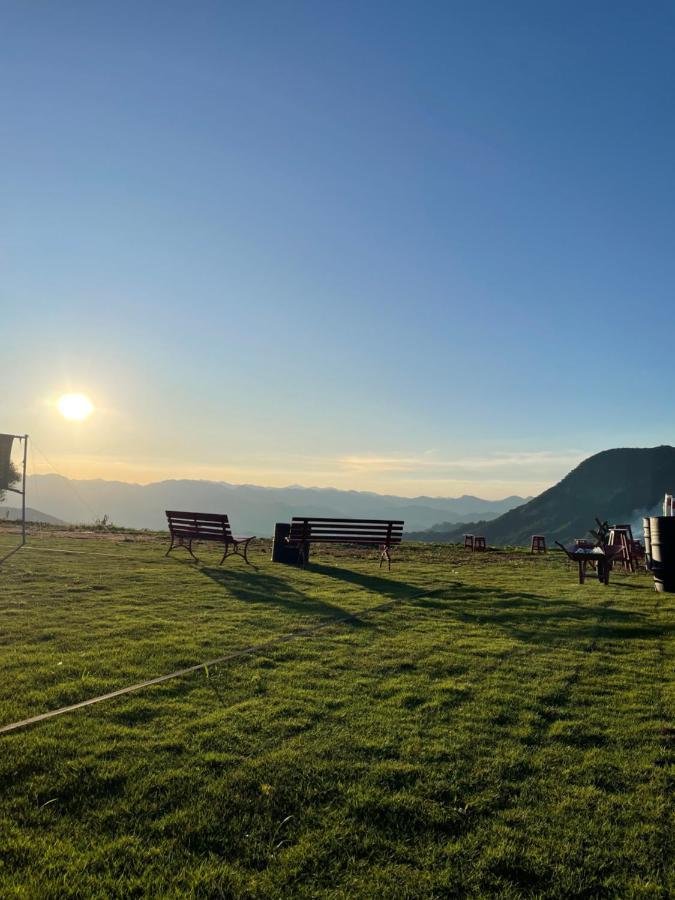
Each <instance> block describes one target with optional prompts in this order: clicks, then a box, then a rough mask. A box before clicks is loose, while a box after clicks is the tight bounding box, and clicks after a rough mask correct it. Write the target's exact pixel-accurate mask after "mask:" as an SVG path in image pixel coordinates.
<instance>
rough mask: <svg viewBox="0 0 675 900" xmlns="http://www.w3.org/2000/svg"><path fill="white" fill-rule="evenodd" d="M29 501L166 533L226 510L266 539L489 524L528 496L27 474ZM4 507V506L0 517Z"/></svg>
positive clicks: (66, 516) (74, 518) (66, 515)
mask: <svg viewBox="0 0 675 900" xmlns="http://www.w3.org/2000/svg"><path fill="white" fill-rule="evenodd" d="M27 496H28V497H29V499H30V503H31V506H34V507H37V508H39V509H40V510H44V512H45V513H46V514H48V515H50V516H54V517H56V518H58V519H61V520H63V521H65V522H69V523H73V524H79V523H93V522H94V521H95V520H96V519H101V518H102V517H103V516H104V515H107V516H108V518H109V519H110V520H111V521H112V522H113V524H115V525H122V526H127V527H130V528H152V529H161V528H165V527H166V518H165V515H164V511H165V510H166V509H181V510H195V511H198V512H226V513H228V515H229V516H230V519H231V521H232V523H233V526H234V528H235V530H236V531H239V532H241V533H244V532H248V533H250V534H257V535H259V536H261V537H265V536H269V535H271V534H272V533H273V532H274V523H275V522H288V521H290V518H291V517H292V516H294V515H296V516H297V515H310V516H336V517H345V518H349V517H353V518H368V517H371V518H381V519H387V518H395V519H403V520H404V521H405V527H406V529H410V530H422V529H427V528H430V527H431V526H432V525H435V524H436V523H438V522H449V523H455V522H461V521H466V520H468V519H472V518H476V519H477V518H480V519H483V520H490V519H492V518H494V517H495V516H499V515H501V514H502V513H504V512H505V511H506V510H509V509H512V508H513V507H514V506H518V505H520V504H522V503H523V502H524V498H522V497H506V498H505V499H503V500H482V499H481V498H479V497H472V496H463V497H457V498H447V499H445V498H438V497H414V498H410V497H396V496H393V495H384V494H374V493H370V492H366V491H339V490H336V489H333V488H306V487H298V486H292V487H285V488H267V487H258V486H256V485H250V484H228V483H227V482H215V481H193V480H183V481H160V482H155V483H153V484H145V485H142V484H129V483H127V482H121V481H105V480H103V479H93V480H75V479H68V478H65V477H63V476H61V475H31V476H29V477H28V484H27ZM2 510H3V506H2V505H1V504H0V516H2Z"/></svg>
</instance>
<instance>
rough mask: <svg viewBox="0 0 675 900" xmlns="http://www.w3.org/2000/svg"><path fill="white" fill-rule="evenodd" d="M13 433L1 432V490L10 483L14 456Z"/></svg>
mask: <svg viewBox="0 0 675 900" xmlns="http://www.w3.org/2000/svg"><path fill="white" fill-rule="evenodd" d="M13 442H14V435H13V434H0V491H2V490H5V488H8V487H9V486H10V484H12V483H13V479H12V481H10V477H11V476H10V462H11V458H12V444H13Z"/></svg>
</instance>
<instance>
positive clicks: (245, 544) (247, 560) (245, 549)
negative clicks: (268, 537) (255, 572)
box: [244, 538, 253, 566]
mask: <svg viewBox="0 0 675 900" xmlns="http://www.w3.org/2000/svg"><path fill="white" fill-rule="evenodd" d="M251 540H253V538H251ZM250 543H251V541H244V562H245V563H247V564H248V565H249V566H252V565H253V563H252V562H250V561H249V558H248V545H249V544H250Z"/></svg>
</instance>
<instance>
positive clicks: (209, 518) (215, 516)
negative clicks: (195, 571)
mask: <svg viewBox="0 0 675 900" xmlns="http://www.w3.org/2000/svg"><path fill="white" fill-rule="evenodd" d="M166 518H167V520H168V523H169V531H170V532H171V546H170V547H169V549H168V550H167V551H166V554H165V555H166V556H168V555H169V553H171V551H172V550H175V549H176V548H177V547H184V548H185V549H186V550H187V551H188V553H189V554H190V556H191V557H192V558H193V559H195V560H196V559H197V557H196V556H195V555H194V553H193V552H192V542H193V541H213V542H214V543H216V544H224V545H225V552H224V553H223V558H222V559H221V560H220V562H219V563H218V565H219V566H220V565H222V564H223V563H224V562H225V560H226V559H227V555H228V552H229V549H230V547H232V548H233V550H232V552H233V553H234V554H236V555H238V556H243V558H244V561H245V562H247V563H248V556H247V555H246V554H247V551H248V545H249V543H250V541H252V540H253V539H254V537H255V535H251V536H250V537H243V536H242V535H239V534H232V530H231V528H230V523H229V521H228V518H227V515H225V514H224V513H196V512H179V511H176V510H173V509H167V510H166ZM240 547H242V548H243V552H240V550H239V548H240ZM249 565H251V564H250V563H249Z"/></svg>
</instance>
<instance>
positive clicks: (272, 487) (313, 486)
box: [4, 470, 530, 505]
mask: <svg viewBox="0 0 675 900" xmlns="http://www.w3.org/2000/svg"><path fill="white" fill-rule="evenodd" d="M33 475H37V476H50V475H53V476H56V477H57V478H66V479H67V480H68V481H105V482H108V483H111V484H124V485H130V486H134V485H137V486H139V487H147V486H148V485H153V484H161V483H164V482H170V481H178V482H183V481H202V482H205V483H209V482H211V483H213V484H223V485H228V486H229V487H235V488H237V487H253V488H260V489H262V490H307V491H345V492H353V493H365V494H376V495H378V496H393V497H400V498H402V499H411V500H416V499H420V498H426V499H429V500H457V499H463V498H464V497H475V498H476V499H477V500H489V501H491V502H493V501H494V502H498V501H500V500H507V499H509V498H510V497H521V498H523V499H527V497H528V496H530V495H527V494H520V493H516V494H504V495H503V496H499V497H481V496H479V495H478V494H472V493H465V494H458V495H455V496H449V495H446V494H424V493H421V494H410V495H407V494H396V493H393V492H391V491H371V490H368V489H367V488H362V489H359V488H341V487H336V486H335V485H318V484H300V483H293V482H289V483H286V484H278V485H274V484H261V483H259V482H252V481H228V480H226V479H222V478H187V477H179V476H173V477H171V478H160V479H152V480H150V481H134V480H131V481H126V480H123V479H119V478H105V477H104V476H93V477H90V478H82V477H80V478H71V477H70V476H68V475H64V474H63V473H61V472H54V471H51V470H50V471H45V472H30V471H29V473H28V477H29V478H30V477H32V476H33ZM12 496H13V495H12V494H11V493H10V494H8V495H7V497H6V498H5V500H4V504H5V505H11V502H10V501H11V498H12Z"/></svg>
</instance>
